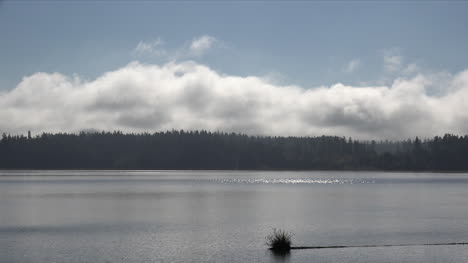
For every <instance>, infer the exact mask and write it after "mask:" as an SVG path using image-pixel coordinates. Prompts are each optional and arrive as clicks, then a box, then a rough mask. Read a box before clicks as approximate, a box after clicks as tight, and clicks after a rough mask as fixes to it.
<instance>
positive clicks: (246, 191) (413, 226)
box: [0, 171, 468, 263]
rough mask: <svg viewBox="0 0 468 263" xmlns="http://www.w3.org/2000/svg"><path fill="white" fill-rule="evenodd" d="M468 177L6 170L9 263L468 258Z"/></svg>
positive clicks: (0, 234) (0, 250) (2, 210)
mask: <svg viewBox="0 0 468 263" xmlns="http://www.w3.org/2000/svg"><path fill="white" fill-rule="evenodd" d="M273 228H282V229H285V230H288V231H290V232H292V233H293V234H294V236H293V243H294V244H293V245H295V246H327V245H379V244H382V245H383V244H385V245H387V244H425V243H446V242H468V174H444V173H382V172H321V171H314V172H284V171H282V172H269V171H265V172H264V171H260V172H257V171H0V261H1V262H8V263H15V262H21V263H26V262H36V263H37V262H44V263H46V262H47V263H51V262H373V263H374V262H425V263H427V262H468V246H463V245H456V246H410V247H378V248H340V249H320V250H293V251H291V253H290V254H288V255H282V256H280V255H273V254H272V253H271V252H270V251H269V250H267V247H266V245H265V237H266V236H267V234H269V233H270V232H271V231H272V229H273Z"/></svg>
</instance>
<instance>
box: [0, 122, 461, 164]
mask: <svg viewBox="0 0 468 263" xmlns="http://www.w3.org/2000/svg"><path fill="white" fill-rule="evenodd" d="M0 168H1V169H230V170H231V169H232V170H236V169H239V170H242V169H253V170H256V169H266V170H329V169H330V170H332V169H333V170H400V171H406V170H409V171H411V170H413V171H468V136H463V137H459V136H455V135H450V134H447V135H444V136H443V137H434V138H432V139H429V140H424V141H421V140H420V139H418V138H415V139H411V140H406V141H399V142H389V141H382V142H375V141H357V140H352V139H350V138H349V139H346V138H343V137H333V136H321V137H263V136H262V137H257V136H247V135H242V134H234V133H229V134H228V133H219V132H215V133H211V132H206V131H191V132H184V131H168V132H158V133H153V134H149V133H143V134H125V133H122V132H113V133H110V132H102V133H98V132H96V133H89V132H88V133H85V132H81V133H79V134H63V133H57V134H48V133H43V134H42V135H38V136H35V137H31V136H28V137H25V136H23V135H18V136H11V135H6V134H4V135H3V136H2V139H1V141H0Z"/></svg>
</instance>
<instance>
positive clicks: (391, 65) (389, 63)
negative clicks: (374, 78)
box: [383, 49, 403, 72]
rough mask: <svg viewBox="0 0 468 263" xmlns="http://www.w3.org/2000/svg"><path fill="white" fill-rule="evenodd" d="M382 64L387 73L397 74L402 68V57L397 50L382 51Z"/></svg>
mask: <svg viewBox="0 0 468 263" xmlns="http://www.w3.org/2000/svg"><path fill="white" fill-rule="evenodd" d="M383 62H384V69H385V70H386V71H387V72H397V71H399V70H400V69H401V67H402V64H403V57H402V56H401V55H400V52H399V51H398V49H389V50H385V51H384V56H383Z"/></svg>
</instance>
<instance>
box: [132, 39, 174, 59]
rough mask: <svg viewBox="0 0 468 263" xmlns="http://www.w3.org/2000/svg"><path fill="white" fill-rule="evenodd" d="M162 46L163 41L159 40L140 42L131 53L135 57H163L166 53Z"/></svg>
mask: <svg viewBox="0 0 468 263" xmlns="http://www.w3.org/2000/svg"><path fill="white" fill-rule="evenodd" d="M163 46H164V41H163V40H162V39H161V38H157V39H156V40H153V41H149V42H145V41H140V42H138V44H137V46H136V47H135V49H134V50H133V52H134V53H135V54H137V55H150V56H164V55H166V53H167V52H166V50H165V49H164V48H163Z"/></svg>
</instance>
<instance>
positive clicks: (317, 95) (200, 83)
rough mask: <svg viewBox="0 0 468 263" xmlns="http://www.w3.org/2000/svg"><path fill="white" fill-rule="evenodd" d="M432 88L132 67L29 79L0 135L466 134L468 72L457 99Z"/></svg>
mask: <svg viewBox="0 0 468 263" xmlns="http://www.w3.org/2000/svg"><path fill="white" fill-rule="evenodd" d="M431 85H434V83H433V78H431V76H427V75H421V74H420V75H417V76H416V77H413V78H397V79H395V80H394V81H393V84H392V85H389V86H370V87H353V86H347V85H344V84H340V83H338V84H335V85H332V86H330V87H319V88H315V89H303V88H301V87H298V86H286V85H277V84H272V83H271V82H269V81H267V80H265V79H263V78H260V77H255V76H248V77H241V76H233V75H222V74H219V73H217V72H216V71H214V70H212V69H210V68H209V67H207V66H204V65H201V64H197V63H195V62H184V63H169V64H165V65H162V66H158V65H145V64H140V63H138V62H133V63H131V64H129V65H127V66H125V67H123V68H120V69H117V70H115V71H111V72H107V73H105V74H103V75H102V76H100V77H99V78H97V79H95V80H93V81H83V80H80V79H78V78H71V77H67V76H65V75H62V74H59V73H35V74H33V75H31V76H28V77H25V78H24V79H23V80H22V81H21V82H20V83H19V84H18V86H17V87H16V88H15V89H13V90H11V91H8V92H5V93H2V94H0V105H2V110H1V111H0V132H4V131H5V132H11V133H25V132H26V131H27V130H31V131H33V132H35V133H37V132H43V131H52V132H57V131H67V132H70V131H71V132H76V131H80V130H84V129H97V130H123V131H134V132H142V131H156V130H167V129H173V128H174V129H186V130H189V129H207V130H222V131H236V132H244V133H249V134H265V135H322V134H330V135H340V136H353V137H355V138H367V139H370V138H376V139H379V138H389V139H395V138H408V137H414V136H432V135H436V134H443V133H445V132H452V133H458V134H466V133H468V109H467V106H466V105H467V104H466V100H467V98H468V70H465V71H463V72H461V73H459V74H456V75H454V76H452V75H451V76H450V77H449V78H446V80H445V81H444V83H440V85H444V86H446V87H447V90H448V91H449V92H446V93H443V94H438V95H437V96H433V95H429V94H428V93H427V91H426V89H427V87H430V86H431Z"/></svg>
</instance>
